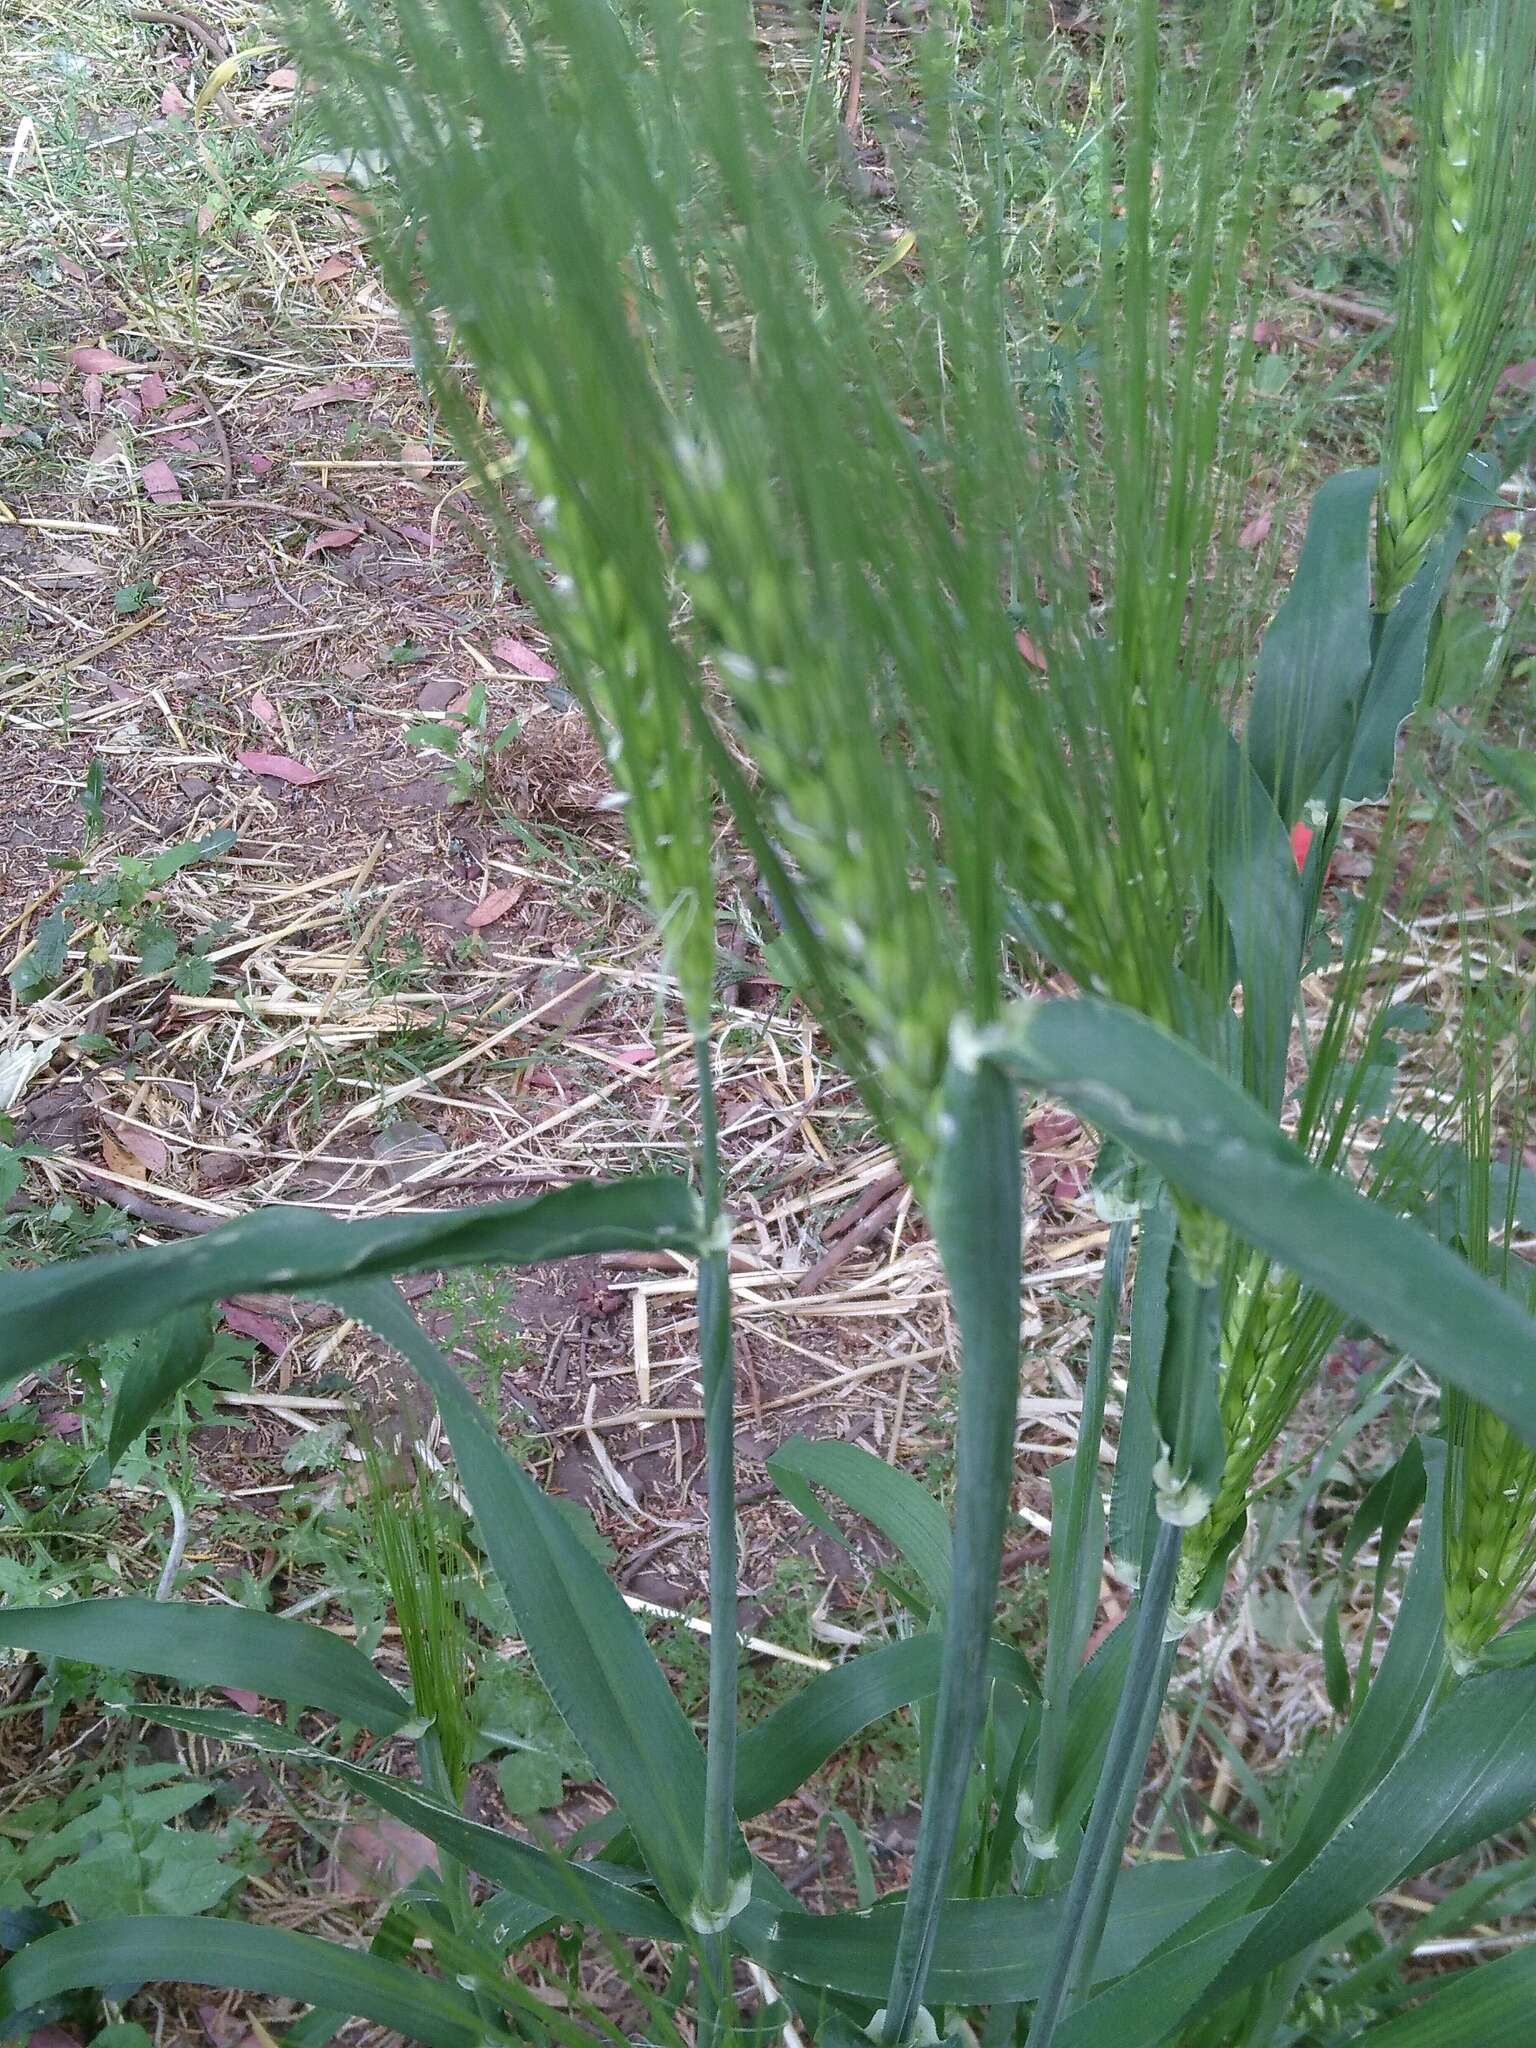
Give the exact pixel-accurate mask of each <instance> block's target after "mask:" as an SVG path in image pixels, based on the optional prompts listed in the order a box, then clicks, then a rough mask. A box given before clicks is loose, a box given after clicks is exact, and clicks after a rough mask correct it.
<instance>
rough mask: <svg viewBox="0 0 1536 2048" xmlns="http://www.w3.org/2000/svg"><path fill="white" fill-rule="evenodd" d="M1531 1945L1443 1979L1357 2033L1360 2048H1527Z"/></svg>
mask: <svg viewBox="0 0 1536 2048" xmlns="http://www.w3.org/2000/svg"><path fill="white" fill-rule="evenodd" d="M1533 2012H1536V1947H1531V1946H1526V1947H1524V1948H1517V1949H1516V1950H1515V1951H1514V1952H1513V1954H1511V1955H1507V1956H1500V1957H1499V1958H1498V1960H1497V1961H1496V1962H1492V1963H1482V1964H1479V1965H1478V1967H1477V1968H1476V1969H1472V1970H1458V1971H1457V1972H1456V1974H1455V1975H1454V1976H1452V1977H1447V1978H1442V1979H1441V1980H1440V1984H1439V1986H1438V1988H1437V1989H1436V1990H1434V1991H1432V1992H1431V1993H1430V1995H1429V1996H1428V1998H1426V1999H1425V2000H1424V2001H1423V2003H1422V2004H1420V2005H1416V2006H1415V2007H1414V2009H1413V2011H1412V2012H1405V2013H1399V2014H1397V2016H1396V2017H1395V2018H1393V2019H1390V2020H1387V2021H1385V2022H1384V2023H1383V2024H1382V2025H1381V2026H1379V2027H1371V2028H1370V2029H1369V2030H1368V2031H1367V2032H1366V2033H1364V2034H1362V2035H1361V2036H1360V2044H1361V2048H1530V2040H1531V2015H1532V2014H1533Z"/></svg>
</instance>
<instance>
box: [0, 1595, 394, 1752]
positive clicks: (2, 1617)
mask: <svg viewBox="0 0 1536 2048" xmlns="http://www.w3.org/2000/svg"><path fill="white" fill-rule="evenodd" d="M0 1644H3V1645H5V1646H6V1647H7V1648H15V1649H22V1650H31V1651H33V1652H34V1653H35V1654H36V1655H37V1656H39V1657H71V1658H74V1659H75V1660H76V1661H77V1662H79V1663H81V1664H94V1665H96V1666H98V1667H99V1668H100V1669H102V1670H106V1671H141V1672H144V1673H146V1674H147V1675H149V1676H150V1677H154V1678H171V1679H174V1680H175V1681H176V1682H177V1684H179V1685H189V1686H197V1687H207V1686H235V1687H239V1688H241V1689H243V1690H247V1691H250V1692H257V1693H262V1694H264V1695H265V1696H266V1697H267V1698H269V1699H276V1700H285V1701H287V1703H288V1704H289V1705H290V1706H295V1707H315V1708H318V1709H319V1710H320V1711H321V1712H323V1713H327V1714H335V1715H336V1717H337V1718H338V1719H339V1720H342V1721H356V1722H358V1723H359V1724H360V1725H361V1726H362V1727H364V1728H373V1729H376V1730H377V1731H378V1732H379V1733H380V1734H381V1735H389V1734H392V1733H393V1732H394V1730H395V1729H397V1728H399V1727H402V1726H403V1725H404V1723H405V1722H407V1721H409V1720H410V1718H411V1703H410V1701H409V1700H408V1699H407V1698H406V1697H405V1695H404V1693H402V1692H397V1691H396V1689H395V1687H394V1686H392V1685H391V1684H390V1682H389V1680H388V1679H387V1678H384V1677H381V1676H380V1674H379V1673H378V1672H377V1671H375V1670H374V1668H373V1666H372V1665H371V1664H370V1663H369V1661H368V1659H367V1658H366V1657H365V1656H364V1655H363V1653H362V1651H361V1650H359V1649H358V1648H357V1646H356V1645H355V1644H353V1643H349V1642H347V1641H345V1640H344V1639H343V1638H342V1637H341V1636H333V1635H331V1634H330V1633H329V1632H328V1631H327V1630H326V1629H323V1628H315V1627H313V1626H312V1625H311V1624H310V1623H309V1622H307V1621H285V1620H283V1619H282V1618H281V1617H280V1616H278V1615H275V1614H255V1613H252V1612H251V1611H250V1610H249V1609H247V1608H244V1607H225V1606H222V1605H214V1604H213V1603H211V1602H210V1603H208V1604H198V1605H194V1604H192V1603H191V1602H188V1601H184V1600H127V1599H125V1600H61V1601H60V1602H59V1603H58V1604H57V1605H56V1606H51V1607H7V1608H0Z"/></svg>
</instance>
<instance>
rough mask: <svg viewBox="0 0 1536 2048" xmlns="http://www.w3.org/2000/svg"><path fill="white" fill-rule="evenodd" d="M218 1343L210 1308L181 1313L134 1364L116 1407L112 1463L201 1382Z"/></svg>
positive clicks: (152, 1336)
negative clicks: (184, 1391) (185, 1391)
mask: <svg viewBox="0 0 1536 2048" xmlns="http://www.w3.org/2000/svg"><path fill="white" fill-rule="evenodd" d="M212 1342H213V1328H212V1324H211V1323H210V1320H209V1315H208V1310H207V1307H206V1306H205V1305H203V1304H201V1303H198V1304H195V1305H194V1306H192V1307H190V1308H183V1309H177V1310H176V1311H175V1313H174V1314H172V1315H170V1316H168V1317H167V1318H166V1320H165V1321H164V1323H162V1324H161V1325H160V1326H159V1328H158V1329H156V1330H153V1331H151V1332H150V1333H149V1335H148V1341H147V1342H146V1343H145V1344H144V1345H143V1346H142V1347H141V1349H140V1350H138V1351H137V1352H136V1353H135V1354H134V1356H133V1358H132V1359H131V1360H130V1361H129V1365H128V1369H127V1371H126V1372H125V1373H124V1375H123V1378H122V1381H121V1384H120V1385H119V1387H118V1390H117V1397H116V1399H115V1400H114V1401H113V1403H112V1430H111V1435H110V1437H109V1438H108V1442H107V1460H108V1463H109V1464H113V1465H115V1464H116V1463H117V1461H118V1459H119V1458H120V1457H121V1456H122V1455H123V1452H124V1451H125V1450H127V1448H128V1446H129V1445H130V1444H131V1443H134V1442H135V1441H136V1440H137V1439H138V1438H139V1437H140V1436H142V1435H143V1433H144V1431H145V1430H146V1429H148V1427H149V1425H150V1423H151V1422H153V1421H154V1419H155V1417H156V1416H157V1415H158V1414H159V1413H160V1411H161V1409H162V1408H164V1407H165V1406H166V1405H167V1403H168V1402H169V1401H170V1400H171V1399H172V1397H173V1396H174V1395H176V1394H178V1393H179V1392H180V1391H181V1389H182V1388H183V1387H184V1386H187V1385H188V1384H189V1383H190V1382H191V1381H192V1380H194V1379H196V1377H197V1375H198V1373H199V1371H200V1370H201V1368H202V1364H203V1361H204V1359H205V1358H206V1357H207V1356H208V1350H209V1346H210V1345H211V1344H212Z"/></svg>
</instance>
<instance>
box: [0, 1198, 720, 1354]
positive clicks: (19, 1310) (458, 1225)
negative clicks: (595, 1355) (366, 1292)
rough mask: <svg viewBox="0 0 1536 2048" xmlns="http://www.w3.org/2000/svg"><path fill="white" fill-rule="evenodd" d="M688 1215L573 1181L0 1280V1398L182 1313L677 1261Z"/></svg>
mask: <svg viewBox="0 0 1536 2048" xmlns="http://www.w3.org/2000/svg"><path fill="white" fill-rule="evenodd" d="M696 1213H697V1212H696V1204H695V1202H694V1198H693V1195H692V1194H691V1193H690V1191H689V1189H688V1186H687V1183H686V1182H684V1181H681V1180H675V1179H672V1178H670V1177H668V1176H665V1175H645V1176H639V1177H637V1178H635V1179H633V1180H624V1181H613V1182H609V1183H603V1182H598V1181H581V1182H578V1183H577V1184H576V1185H575V1186H574V1187H568V1188H558V1189H556V1190H555V1191H554V1192H553V1193H551V1194H547V1195H535V1196H533V1197H532V1198H531V1199H529V1200H527V1201H521V1202H488V1203H485V1204H482V1205H481V1206H479V1207H476V1208H471V1209H453V1210H446V1211H443V1212H442V1213H440V1214H436V1215H429V1216H385V1217H381V1218H379V1219H377V1220H376V1221H368V1222H358V1223H343V1222H340V1221H338V1219H337V1218H336V1217H334V1216H327V1215H324V1214H323V1213H321V1212H320V1211H318V1210H314V1209H289V1208H275V1209H263V1210H260V1211H258V1212H257V1213H256V1214H254V1215H251V1216H241V1217H239V1218H237V1220H236V1221H235V1222H233V1223H227V1224H223V1225H221V1226H220V1228H219V1229H217V1230H210V1231H209V1232H208V1234H207V1235H206V1236H205V1237H196V1238H187V1239H185V1240H183V1241H182V1242H180V1243H178V1244H167V1245H157V1246H156V1247H155V1248H154V1249H153V1250H152V1251H140V1252H108V1253H105V1254H103V1255H100V1256H98V1257H94V1258H88V1259H66V1260H60V1261H59V1262H58V1263H57V1264H54V1265H51V1266H42V1267H39V1268H37V1269H36V1270H34V1271H31V1272H5V1273H0V1331H3V1332H4V1336H3V1338H0V1386H6V1385H9V1384H10V1383H11V1382H12V1381H13V1380H16V1379H19V1378H20V1376H21V1375H22V1374H23V1373H25V1372H33V1371H35V1370H36V1369H37V1367H39V1366H41V1365H47V1364H48V1363H49V1362H50V1361H51V1360H52V1359H55V1358H59V1357H62V1356H64V1355H65V1354H67V1353H69V1352H71V1351H74V1350H78V1349H80V1348H82V1347H83V1346H85V1345H88V1344H94V1343H99V1342H100V1341H101V1340H102V1338H104V1337H112V1336H116V1335H117V1333H118V1332H119V1331H121V1330H135V1329H139V1328H141V1327H142V1326H143V1325H144V1324H146V1323H152V1322H157V1321H158V1320H160V1318H162V1317H164V1316H168V1315H171V1314H172V1313H174V1312H175V1311H176V1310H177V1309H181V1308H185V1307H188V1306H190V1305H191V1304H193V1303H195V1302H200V1301H218V1300H221V1299H222V1298H223V1297H224V1296H225V1295H230V1294H250V1293H261V1292H264V1291H269V1290H273V1289H281V1290H282V1291H283V1292H285V1293H290V1294H298V1295H303V1294H305V1293H306V1292H307V1293H314V1292H315V1291H316V1290H317V1289H318V1288H319V1286H320V1283H322V1282H327V1281H336V1280H344V1279H366V1278H368V1277H370V1276H371V1275H374V1274H380V1273H416V1272H421V1271H422V1270H424V1269H428V1268H435V1267H440V1266H473V1265H493V1264H505V1265H535V1264H537V1263H539V1262H540V1261H541V1260H544V1259H562V1258H571V1257H574V1256H576V1255H577V1254H579V1253H584V1252H601V1251H636V1250H640V1251H643V1250H663V1249H669V1248H679V1247H683V1248H686V1247H688V1246H690V1245H691V1244H692V1243H693V1241H694V1237H695V1233H696Z"/></svg>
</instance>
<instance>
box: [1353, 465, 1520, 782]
mask: <svg viewBox="0 0 1536 2048" xmlns="http://www.w3.org/2000/svg"><path fill="white" fill-rule="evenodd" d="M1467 474H1468V479H1469V481H1468V484H1467V487H1466V489H1465V490H1463V492H1462V493H1461V496H1460V497H1459V498H1458V499H1457V501H1456V509H1455V511H1454V512H1453V514H1452V515H1451V521H1450V524H1449V526H1448V527H1447V528H1446V531H1445V532H1444V534H1442V536H1441V537H1440V539H1439V540H1438V541H1437V542H1436V543H1435V545H1434V547H1433V548H1432V549H1431V550H1430V552H1429V554H1428V556H1427V557H1426V558H1425V562H1424V566H1423V567H1422V568H1421V569H1420V570H1419V573H1418V574H1417V575H1416V576H1415V577H1414V579H1413V581H1412V582H1411V583H1410V584H1409V586H1408V588H1407V589H1406V590H1405V591H1404V592H1403V594H1402V596H1401V597H1400V598H1399V599H1398V601H1397V603H1396V604H1395V605H1393V607H1392V609H1391V611H1389V612H1388V613H1387V615H1386V617H1385V618H1384V619H1383V620H1381V621H1380V624H1379V627H1378V631H1377V639H1376V646H1375V651H1374V654H1373V657H1372V661H1371V672H1370V676H1369V678H1368V680H1367V682H1366V685H1365V691H1364V694H1363V696H1362V698H1361V703H1360V715H1359V719H1358V722H1357V725H1356V729H1355V733H1354V737H1353V739H1352V741H1351V744H1350V750H1349V759H1348V765H1347V767H1346V769H1345V772H1344V782H1343V794H1344V797H1345V800H1346V801H1347V802H1349V803H1376V802H1379V800H1380V799H1381V798H1382V797H1383V796H1385V795H1386V792H1387V788H1388V785H1389V784H1390V783H1391V780H1392V769H1393V763H1394V760H1395V756H1396V752H1397V736H1398V733H1399V732H1400V731H1401V730H1402V728H1403V725H1404V723H1405V722H1406V721H1407V720H1408V719H1409V718H1411V717H1412V715H1413V712H1414V710H1415V708H1416V707H1417V705H1418V702H1419V699H1420V698H1421V697H1422V696H1423V694H1424V675H1425V669H1426V666H1427V664H1428V660H1429V636H1430V632H1431V630H1432V628H1433V626H1434V623H1435V619H1436V617H1437V615H1438V613H1439V610H1440V602H1441V599H1442V598H1443V597H1444V596H1445V592H1446V587H1447V585H1448V584H1449V583H1450V580H1451V572H1452V570H1453V569H1454V568H1455V566H1456V558H1457V556H1458V555H1459V554H1460V553H1461V550H1462V548H1463V546H1464V545H1465V543H1466V538H1467V535H1468V534H1469V533H1470V532H1471V531H1472V529H1473V527H1474V526H1475V525H1476V524H1477V522H1478V521H1479V520H1480V519H1481V518H1482V517H1483V515H1484V513H1485V512H1487V511H1488V509H1489V508H1490V506H1491V505H1493V504H1494V503H1495V502H1496V494H1497V491H1498V487H1499V464H1498V463H1497V462H1495V461H1493V460H1492V459H1491V458H1490V457H1488V456H1485V455H1474V456H1472V457H1470V458H1469V460H1468V463H1467Z"/></svg>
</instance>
